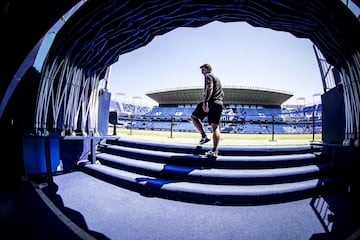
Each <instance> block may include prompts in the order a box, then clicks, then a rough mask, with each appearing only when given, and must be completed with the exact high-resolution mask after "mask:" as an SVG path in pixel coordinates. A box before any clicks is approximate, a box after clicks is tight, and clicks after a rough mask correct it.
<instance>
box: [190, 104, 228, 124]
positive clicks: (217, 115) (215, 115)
mask: <svg viewBox="0 0 360 240" xmlns="http://www.w3.org/2000/svg"><path fill="white" fill-rule="evenodd" d="M202 106H203V103H202V102H201V103H199V104H198V105H197V106H196V108H195V110H194V111H193V113H192V115H194V116H195V117H197V118H198V119H200V120H201V121H202V120H204V118H205V117H206V116H207V117H208V122H209V123H215V124H220V119H221V113H222V110H223V106H222V105H221V104H217V103H210V102H209V112H207V113H206V112H204V110H203V109H202Z"/></svg>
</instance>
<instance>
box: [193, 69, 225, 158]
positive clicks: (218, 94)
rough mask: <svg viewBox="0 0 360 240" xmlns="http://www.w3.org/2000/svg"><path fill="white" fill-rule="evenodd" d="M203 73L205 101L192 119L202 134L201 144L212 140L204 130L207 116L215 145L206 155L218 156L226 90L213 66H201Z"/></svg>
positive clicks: (197, 107) (198, 106) (199, 105)
mask: <svg viewBox="0 0 360 240" xmlns="http://www.w3.org/2000/svg"><path fill="white" fill-rule="evenodd" d="M200 69H201V73H202V74H203V75H204V80H205V83H204V101H203V102H200V103H199V104H198V105H197V106H196V108H195V110H194V112H193V113H192V115H191V121H192V122H193V124H194V126H195V127H196V129H197V130H198V131H199V132H200V134H201V139H200V142H199V143H200V144H204V143H207V142H209V141H210V139H209V138H208V137H207V135H206V132H205V130H204V126H203V124H202V121H203V120H204V118H205V117H206V116H207V117H208V122H209V123H210V124H211V128H212V140H213V147H212V149H211V150H210V151H208V152H206V153H205V155H206V156H208V157H217V155H218V147H219V142H220V129H219V125H220V119H221V113H222V110H223V106H224V104H223V100H224V91H223V89H222V85H221V82H220V80H219V78H218V77H216V76H215V75H214V74H213V73H212V67H211V66H210V65H209V64H203V65H201V66H200Z"/></svg>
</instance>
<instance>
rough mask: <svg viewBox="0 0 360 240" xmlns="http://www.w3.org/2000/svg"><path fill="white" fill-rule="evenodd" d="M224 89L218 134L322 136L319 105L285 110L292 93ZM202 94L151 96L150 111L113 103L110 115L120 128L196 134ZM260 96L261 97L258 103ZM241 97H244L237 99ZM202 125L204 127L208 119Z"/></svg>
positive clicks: (194, 90)
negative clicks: (195, 121)
mask: <svg viewBox="0 0 360 240" xmlns="http://www.w3.org/2000/svg"><path fill="white" fill-rule="evenodd" d="M224 89H225V93H227V94H228V95H226V96H227V98H226V99H227V101H226V102H225V105H224V110H223V114H222V123H221V132H223V133H254V134H267V133H273V131H274V133H280V134H294V133H296V134H299V133H321V132H322V123H321V120H322V105H321V104H314V105H310V106H303V105H299V106H295V107H294V106H292V107H291V108H287V107H286V106H285V107H284V106H282V104H283V103H284V102H285V101H286V100H288V99H289V98H290V97H292V94H291V93H286V92H281V91H278V90H272V89H260V88H244V87H242V88H240V87H225V88H224ZM201 91H202V89H201V88H200V87H194V88H186V89H175V90H174V89H171V90H166V91H161V90H160V91H154V92H151V93H149V94H147V95H148V96H149V97H151V98H152V99H153V100H155V101H158V103H159V105H157V106H154V107H152V108H151V107H145V106H139V105H135V104H131V103H123V102H118V101H114V100H112V101H111V104H110V111H116V112H117V113H118V122H119V125H122V126H124V127H125V128H132V129H146V130H159V131H170V130H172V131H179V132H195V131H196V129H195V127H194V126H193V124H192V123H191V121H190V115H191V113H192V111H193V110H194V109H195V107H196V104H197V103H198V102H200V101H201V94H199V93H201ZM259 92H260V93H261V96H262V97H261V101H259ZM244 93H246V94H244ZM242 95H245V96H243V97H239V96H242ZM184 96H186V97H184ZM166 98H168V100H166ZM185 99H186V100H185ZM183 101H186V102H183ZM204 124H205V125H206V124H207V119H205V121H204ZM208 130H209V131H210V129H208Z"/></svg>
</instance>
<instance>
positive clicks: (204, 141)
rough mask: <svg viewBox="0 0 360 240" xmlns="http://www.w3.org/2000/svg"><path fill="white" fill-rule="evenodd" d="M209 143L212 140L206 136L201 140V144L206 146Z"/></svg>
mask: <svg viewBox="0 0 360 240" xmlns="http://www.w3.org/2000/svg"><path fill="white" fill-rule="evenodd" d="M208 141H210V139H209V138H208V137H207V136H205V137H203V138H201V139H200V142H199V143H200V144H204V143H207V142H208Z"/></svg>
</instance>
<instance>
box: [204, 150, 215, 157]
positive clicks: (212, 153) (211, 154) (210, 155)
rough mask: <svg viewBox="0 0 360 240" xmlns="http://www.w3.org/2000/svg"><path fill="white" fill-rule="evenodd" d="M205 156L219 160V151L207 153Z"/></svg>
mask: <svg viewBox="0 0 360 240" xmlns="http://www.w3.org/2000/svg"><path fill="white" fill-rule="evenodd" d="M205 156H206V157H210V158H217V156H218V151H217V150H216V151H213V150H210V151H207V152H206V153H205Z"/></svg>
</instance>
